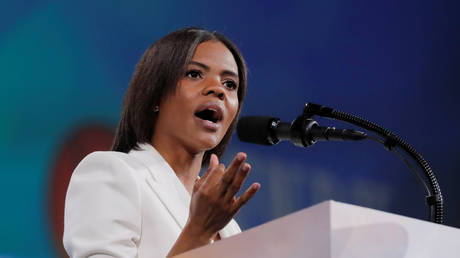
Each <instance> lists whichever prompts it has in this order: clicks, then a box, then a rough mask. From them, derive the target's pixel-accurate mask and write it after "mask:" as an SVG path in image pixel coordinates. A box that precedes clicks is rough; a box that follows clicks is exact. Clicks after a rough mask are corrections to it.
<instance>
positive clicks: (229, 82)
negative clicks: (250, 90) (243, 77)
mask: <svg viewBox="0 0 460 258" xmlns="http://www.w3.org/2000/svg"><path fill="white" fill-rule="evenodd" d="M224 85H225V87H227V88H229V89H232V90H235V89H236V88H238V85H237V84H236V82H235V81H233V80H227V81H225V82H224Z"/></svg>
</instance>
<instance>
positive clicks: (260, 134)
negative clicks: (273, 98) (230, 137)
mask: <svg viewBox="0 0 460 258" xmlns="http://www.w3.org/2000/svg"><path fill="white" fill-rule="evenodd" d="M279 121H280V120H279V119H278V118H275V117H269V116H245V117H242V118H241V119H240V120H239V121H238V124H237V126H236V134H237V135H238V138H239V139H240V141H243V142H249V143H256V144H263V145H274V144H277V143H278V141H279V140H278V139H277V138H276V136H274V135H273V132H272V130H273V128H274V127H276V126H277V124H278V123H279Z"/></svg>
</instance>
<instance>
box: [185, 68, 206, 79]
mask: <svg viewBox="0 0 460 258" xmlns="http://www.w3.org/2000/svg"><path fill="white" fill-rule="evenodd" d="M185 76H186V77H189V78H192V79H201V78H203V73H202V72H201V71H200V70H188V71H187V72H185Z"/></svg>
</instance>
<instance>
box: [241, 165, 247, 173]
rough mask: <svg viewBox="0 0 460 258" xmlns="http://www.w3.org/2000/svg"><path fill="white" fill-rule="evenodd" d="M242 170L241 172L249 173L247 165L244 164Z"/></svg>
mask: <svg viewBox="0 0 460 258" xmlns="http://www.w3.org/2000/svg"><path fill="white" fill-rule="evenodd" d="M241 169H242V170H243V172H248V171H249V165H248V164H244V165H243V167H242V168H241Z"/></svg>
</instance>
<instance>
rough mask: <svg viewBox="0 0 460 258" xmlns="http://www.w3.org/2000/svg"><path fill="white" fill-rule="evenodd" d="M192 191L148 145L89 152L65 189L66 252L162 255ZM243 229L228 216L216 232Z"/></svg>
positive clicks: (232, 232)
mask: <svg viewBox="0 0 460 258" xmlns="http://www.w3.org/2000/svg"><path fill="white" fill-rule="evenodd" d="M190 199H191V197H190V194H189V193H188V192H187V190H186V189H185V187H184V185H183V184H182V182H181V181H180V180H179V178H178V177H177V176H176V174H175V173H174V171H173V170H172V168H171V167H170V166H169V164H168V163H167V162H166V161H165V160H164V159H163V157H162V156H161V155H160V154H159V153H158V152H157V151H156V150H155V149H154V148H153V147H152V146H151V145H149V144H140V150H139V151H135V150H132V151H130V152H129V153H128V154H126V153H122V152H114V151H100V152H93V153H91V154H89V155H88V156H86V157H85V158H84V159H83V160H82V161H81V162H80V164H79V165H78V166H77V168H76V169H75V171H74V173H73V175H72V178H71V180H70V184H69V188H68V190H67V196H66V204H65V214H64V238H63V241H64V247H65V249H66V251H67V253H68V254H69V256H70V257H75V258H78V257H88V256H90V257H139V258H143V257H146V258H147V257H149V258H150V257H165V256H166V255H167V254H168V252H169V250H170V249H171V247H172V246H173V244H174V243H175V242H176V240H177V238H178V236H179V234H180V233H181V231H182V229H183V227H184V226H185V223H186V222H187V219H188V215H189V207H190ZM240 232H241V229H240V228H239V226H238V224H237V223H236V222H235V221H234V220H231V221H230V222H229V223H228V224H227V226H225V227H224V228H223V229H222V230H221V231H219V235H220V237H221V238H226V237H229V236H232V235H235V234H238V233H240Z"/></svg>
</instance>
